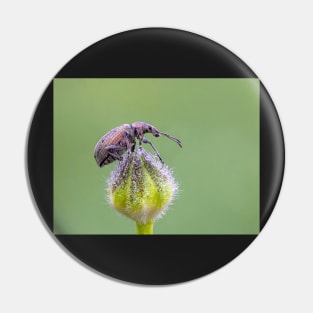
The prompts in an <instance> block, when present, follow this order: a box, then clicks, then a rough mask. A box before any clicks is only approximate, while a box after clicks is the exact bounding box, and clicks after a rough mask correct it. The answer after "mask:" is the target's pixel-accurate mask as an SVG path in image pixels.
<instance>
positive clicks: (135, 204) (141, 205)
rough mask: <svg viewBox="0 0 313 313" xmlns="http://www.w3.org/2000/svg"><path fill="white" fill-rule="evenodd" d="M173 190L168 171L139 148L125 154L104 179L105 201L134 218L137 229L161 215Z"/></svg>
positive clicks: (175, 186)
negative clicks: (107, 200) (106, 191)
mask: <svg viewBox="0 0 313 313" xmlns="http://www.w3.org/2000/svg"><path fill="white" fill-rule="evenodd" d="M177 190H178V184H177V182H176V181H175V179H174V177H173V175H172V171H171V170H170V169H169V168H168V167H167V166H166V165H165V164H162V163H161V162H160V161H159V159H157V158H156V157H154V156H152V155H151V154H149V153H147V152H146V151H145V150H144V149H143V148H142V147H139V148H138V150H136V151H134V152H131V153H126V154H125V155H124V157H123V159H122V160H121V161H120V162H119V163H118V165H117V166H116V168H115V170H114V171H113V172H112V173H111V176H110V178H109V180H108V198H109V202H110V203H111V204H112V206H113V207H114V208H115V209H116V210H117V211H118V212H120V213H122V214H123V215H125V216H127V217H129V218H131V219H132V220H134V221H136V222H137V230H138V231H139V228H140V225H147V224H150V225H153V222H154V221H156V220H157V219H159V218H160V217H161V216H163V215H164V213H165V212H166V209H167V208H168V206H169V204H170V203H171V201H172V200H173V198H174V196H175V195H176V193H177ZM138 227H139V228H138Z"/></svg>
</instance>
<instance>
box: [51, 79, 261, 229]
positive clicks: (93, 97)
mask: <svg viewBox="0 0 313 313" xmlns="http://www.w3.org/2000/svg"><path fill="white" fill-rule="evenodd" d="M135 121H144V122H147V123H149V124H152V125H153V126H155V127H156V128H158V129H159V130H160V131H162V132H166V133H169V134H170V135H172V136H175V137H177V138H179V139H181V141H182V143H183V148H182V149H181V148H179V147H178V145H177V144H176V143H175V142H173V141H171V140H169V139H167V138H166V137H159V138H154V137H153V136H152V135H151V134H147V135H146V137H147V138H149V139H150V140H151V141H152V142H153V144H154V145H155V146H156V148H157V149H158V151H159V153H160V155H161V156H162V158H163V159H164V161H165V163H166V164H167V165H168V166H169V167H170V168H172V169H173V171H174V176H175V178H176V179H177V181H178V183H179V185H180V192H179V195H178V197H177V198H176V199H175V201H174V203H173V204H172V205H171V207H170V208H169V210H168V212H167V213H166V215H165V216H164V217H163V218H162V219H161V220H159V221H158V222H156V224H155V227H154V232H155V234H257V233H258V232H259V80H258V79H195V78H192V79H152V78H148V79H147V78H145V79H55V80H54V232H55V233H56V234H135V233H136V225H135V222H134V221H132V220H130V219H128V218H126V217H124V216H121V215H120V214H118V213H117V212H116V211H115V210H114V209H113V208H112V207H111V206H110V205H109V204H108V202H107V201H106V197H107V195H106V180H107V179H108V177H109V175H110V172H111V171H112V170H113V169H114V168H115V166H116V165H117V162H114V163H112V164H110V165H107V166H105V167H104V168H101V169H100V168H99V167H98V166H97V165H96V162H95V160H94V157H93V150H94V146H95V145H96V143H97V142H98V140H99V139H100V138H101V137H102V136H103V135H104V134H105V133H107V132H108V131H110V130H111V129H112V128H114V127H116V126H119V125H121V124H125V123H132V122H135ZM145 149H146V150H147V151H149V152H151V153H153V151H152V149H151V148H150V147H149V145H145Z"/></svg>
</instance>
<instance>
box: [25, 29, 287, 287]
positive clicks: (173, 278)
mask: <svg viewBox="0 0 313 313" xmlns="http://www.w3.org/2000/svg"><path fill="white" fill-rule="evenodd" d="M88 77H90V78H100V77H101V78H105V77H108V78H113V77H116V78H127V77H130V78H131V77H132V78H151V77H153V78H157V77H160V78H187V77H188V78H192V77H196V78H201V77H203V78H257V77H256V75H255V74H254V73H253V72H252V71H251V70H250V68H249V67H248V66H247V65H246V64H245V63H243V62H242V61H241V60H240V59H239V58H238V57H237V56H235V55H234V54H233V53H231V52H230V51H229V50H227V49H226V48H224V47H222V46H220V45H219V44H217V43H215V42H213V41H211V40H209V39H206V38H204V37H201V36H198V35H195V34H192V33H189V32H184V31H180V30H174V29H165V28H146V29H139V30H132V31H128V32H124V33H120V34H117V35H114V36H111V37H109V38H107V39H104V40H101V41H99V42H97V43H96V44H94V45H92V46H90V47H89V48H87V49H85V50H84V51H82V52H81V53H79V54H78V55H77V56H76V57H74V58H73V59H72V60H71V61H70V62H68V63H67V64H66V65H65V66H64V67H63V68H62V69H61V71H60V72H59V73H58V74H57V75H56V78H88ZM284 155H285V149H284V140H283V133H282V128H281V124H280V121H279V118H278V115H277V112H276V110H275V107H274V104H273V102H272V100H271V98H270V96H269V95H268V93H267V91H266V90H265V88H264V86H263V85H262V84H260V221H261V224H260V228H261V229H262V228H263V227H264V225H265V223H266V222H267V220H268V218H269V217H270V215H271V213H272V211H273V208H274V206H275V203H276V201H277V198H278V195H279V191H280V188H281V184H282V179H283V173H284V163H285V159H284ZM27 165H28V175H29V182H30V185H31V189H32V192H33V196H34V199H35V201H36V204H37V206H38V208H39V211H40V213H41V215H42V216H43V218H44V220H45V222H46V224H47V226H48V227H49V229H50V230H51V232H52V233H53V82H51V83H50V84H49V86H48V87H47V89H46V91H45V92H44V94H43V96H42V98H41V100H40V102H39V105H38V107H37V109H36V112H35V114H34V117H33V120H32V124H31V128H30V131H29V138H28V150H27ZM255 237H256V235H158V236H157V235H154V236H137V235H57V236H56V238H57V239H58V240H59V241H60V242H61V243H62V244H63V245H64V246H65V247H66V248H67V249H68V250H69V251H70V252H71V253H72V254H73V255H74V256H76V257H77V258H78V259H80V260H81V261H83V262H84V263H86V264H87V265H89V266H91V267H92V268H94V269H96V270H97V271H99V272H101V273H104V274H106V275H109V276H112V277H114V278H118V279H121V280H125V281H129V282H134V283H142V284H171V283H178V282H183V281H188V280H191V279H194V278H197V277H200V276H203V275H205V274H208V273H211V272H213V271H215V270H216V269H218V268H220V267H221V266H223V265H225V264H226V263H228V262H229V261H231V260H232V259H233V258H235V257H236V256H237V255H238V254H240V253H241V252H242V251H243V250H244V249H245V248H246V247H247V246H248V245H249V244H250V243H251V242H252V241H253V240H254V239H255Z"/></svg>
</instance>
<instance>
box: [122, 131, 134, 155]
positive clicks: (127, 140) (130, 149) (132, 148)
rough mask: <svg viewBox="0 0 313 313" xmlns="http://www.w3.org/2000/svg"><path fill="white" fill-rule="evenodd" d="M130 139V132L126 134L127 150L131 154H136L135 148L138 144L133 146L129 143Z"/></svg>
mask: <svg viewBox="0 0 313 313" xmlns="http://www.w3.org/2000/svg"><path fill="white" fill-rule="evenodd" d="M129 137H130V133H129V132H124V138H125V143H126V146H127V150H128V152H129V153H130V152H134V150H135V146H136V142H135V143H134V144H131V142H130V141H129Z"/></svg>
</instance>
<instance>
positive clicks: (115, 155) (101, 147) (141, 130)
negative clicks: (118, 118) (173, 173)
mask: <svg viewBox="0 0 313 313" xmlns="http://www.w3.org/2000/svg"><path fill="white" fill-rule="evenodd" d="M146 133H151V134H152V135H153V136H154V137H159V136H160V135H163V136H165V137H167V138H169V139H171V140H173V141H175V142H176V143H177V144H178V145H179V146H180V147H181V148H182V144H181V141H180V140H179V139H177V138H175V137H172V136H170V135H169V134H166V133H163V132H160V131H159V130H157V129H156V128H155V127H154V126H152V125H150V124H147V123H145V122H135V123H132V124H123V125H121V126H118V127H115V128H113V129H112V130H110V131H109V132H108V133H106V134H105V135H104V136H103V137H102V138H101V139H100V140H99V141H98V143H97V144H96V146H95V150H94V157H95V159H96V162H97V164H98V165H99V166H100V167H103V166H104V165H106V164H109V163H112V162H114V161H115V160H121V159H122V157H121V156H122V155H123V154H124V153H125V152H126V151H129V152H131V151H134V150H135V146H136V139H138V140H139V145H141V144H142V143H148V144H149V145H150V146H151V147H152V149H153V150H154V151H155V153H156V154H157V156H158V158H159V159H160V161H161V162H162V163H163V160H162V158H161V156H160V154H159V152H158V151H157V149H156V148H155V146H154V145H153V144H152V142H151V141H150V140H149V139H147V138H144V134H146Z"/></svg>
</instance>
